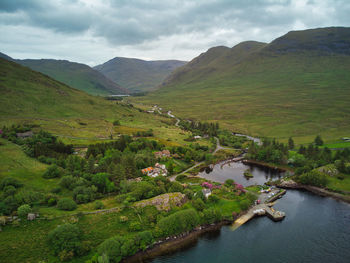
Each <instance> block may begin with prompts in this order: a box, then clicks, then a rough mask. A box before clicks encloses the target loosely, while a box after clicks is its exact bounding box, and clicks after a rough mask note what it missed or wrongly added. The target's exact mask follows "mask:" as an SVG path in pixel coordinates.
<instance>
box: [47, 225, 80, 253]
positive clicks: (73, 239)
mask: <svg viewBox="0 0 350 263" xmlns="http://www.w3.org/2000/svg"><path fill="white" fill-rule="evenodd" d="M81 236H82V232H81V231H80V229H79V228H78V226H76V225H72V224H65V225H61V226H58V227H56V228H55V229H54V230H52V231H51V232H50V233H49V235H48V241H49V244H50V246H51V247H52V248H53V250H54V252H55V254H56V255H60V257H61V256H64V255H66V254H73V255H77V254H79V252H80V251H81ZM65 260H66V259H65Z"/></svg>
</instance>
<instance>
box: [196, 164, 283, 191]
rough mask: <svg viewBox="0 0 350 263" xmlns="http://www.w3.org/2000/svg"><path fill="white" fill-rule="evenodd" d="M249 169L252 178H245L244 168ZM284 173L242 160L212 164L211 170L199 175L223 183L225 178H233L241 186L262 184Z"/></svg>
mask: <svg viewBox="0 0 350 263" xmlns="http://www.w3.org/2000/svg"><path fill="white" fill-rule="evenodd" d="M247 169H250V170H251V173H252V175H253V176H254V177H253V178H249V179H247V178H245V177H244V176H243V173H244V171H245V170H247ZM283 175H284V172H281V171H279V170H276V169H270V168H267V167H262V166H256V165H250V164H244V163H242V162H230V163H227V162H221V163H218V164H216V165H215V166H214V168H213V170H212V171H210V172H209V173H208V172H206V171H203V172H200V173H199V174H198V176H199V177H202V178H205V179H207V180H212V181H216V182H220V183H224V182H225V181H226V180H227V179H233V180H234V181H235V182H236V183H239V184H241V185H243V186H249V185H254V184H258V185H263V184H264V183H265V182H267V181H269V180H277V179H279V178H281V177H282V176H283Z"/></svg>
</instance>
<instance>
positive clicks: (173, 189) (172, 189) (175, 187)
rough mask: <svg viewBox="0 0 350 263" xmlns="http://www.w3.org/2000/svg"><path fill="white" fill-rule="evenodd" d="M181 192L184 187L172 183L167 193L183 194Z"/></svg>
mask: <svg viewBox="0 0 350 263" xmlns="http://www.w3.org/2000/svg"><path fill="white" fill-rule="evenodd" d="M183 190H184V187H183V186H182V185H181V184H180V183H178V182H172V183H171V186H170V188H169V191H168V192H169V193H174V192H183Z"/></svg>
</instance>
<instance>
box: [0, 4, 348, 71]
mask: <svg viewBox="0 0 350 263" xmlns="http://www.w3.org/2000/svg"><path fill="white" fill-rule="evenodd" d="M349 13H350V1H346V0H334V1H331V0H319V1H311V0H309V1H306V0H256V1H253V0H241V1H238V0H237V1H234V0H231V1H230V0H217V1H214V0H201V1H183V0H174V1H152V0H129V1H127V0H115V1H112V0H110V1H96V0H95V1H94V0H75V1H69V0H60V1H45V0H30V1H26V0H12V1H11V0H2V1H1V2H0V34H1V41H0V52H2V53H5V54H7V55H9V56H11V57H13V58H16V59H26V58H32V59H39V58H52V59H66V60H70V61H74V62H80V63H85V64H88V65H90V66H94V65H97V64H101V63H104V62H106V61H107V60H109V59H112V58H114V57H132V58H140V59H146V60H167V59H178V60H191V59H193V58H194V57H196V56H198V55H199V54H200V53H202V52H205V51H206V50H207V49H209V48H210V47H213V46H219V45H224V46H228V47H232V46H234V45H236V44H238V43H240V42H242V41H246V40H255V41H261V42H271V41H272V40H273V39H275V38H277V37H279V36H281V35H284V34H286V33H287V32H288V31H291V30H304V29H309V28H319V27H329V26H350V16H349V15H348V14H349Z"/></svg>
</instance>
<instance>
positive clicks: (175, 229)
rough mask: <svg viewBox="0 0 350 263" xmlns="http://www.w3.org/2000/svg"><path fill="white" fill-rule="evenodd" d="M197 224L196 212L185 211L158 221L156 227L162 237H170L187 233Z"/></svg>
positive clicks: (191, 210)
mask: <svg viewBox="0 0 350 263" xmlns="http://www.w3.org/2000/svg"><path fill="white" fill-rule="evenodd" d="M198 224H199V216H198V213H197V211H196V210H194V209H186V210H181V211H179V212H176V213H174V214H172V215H170V216H167V217H164V218H162V219H160V220H159V222H158V223H157V227H158V228H159V230H160V232H161V234H162V235H163V236H170V235H176V234H180V233H182V232H185V231H189V230H191V229H193V228H194V227H196V226H197V225H198Z"/></svg>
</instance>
